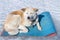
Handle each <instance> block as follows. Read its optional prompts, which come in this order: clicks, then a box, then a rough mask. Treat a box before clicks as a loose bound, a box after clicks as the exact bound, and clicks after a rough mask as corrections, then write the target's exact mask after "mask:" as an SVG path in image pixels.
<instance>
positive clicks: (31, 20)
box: [4, 8, 41, 35]
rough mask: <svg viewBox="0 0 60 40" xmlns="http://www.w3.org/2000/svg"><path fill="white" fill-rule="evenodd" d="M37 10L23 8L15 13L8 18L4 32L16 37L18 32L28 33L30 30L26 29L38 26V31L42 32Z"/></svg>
mask: <svg viewBox="0 0 60 40" xmlns="http://www.w3.org/2000/svg"><path fill="white" fill-rule="evenodd" d="M37 11H38V9H36V8H22V9H21V10H17V11H14V12H12V13H10V14H9V15H8V16H7V19H6V21H5V23H4V30H5V31H7V32H8V34H10V35H16V34H17V33H18V32H20V33H27V32H28V31H29V30H28V29H27V28H26V27H30V26H31V25H35V24H36V25H37V28H38V30H41V27H40V24H39V22H38V17H37Z"/></svg>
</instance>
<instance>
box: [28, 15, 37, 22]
mask: <svg viewBox="0 0 60 40" xmlns="http://www.w3.org/2000/svg"><path fill="white" fill-rule="evenodd" d="M27 18H28V19H29V20H30V21H32V22H34V21H35V20H36V18H37V16H36V17H33V16H31V17H29V16H28V17H27Z"/></svg>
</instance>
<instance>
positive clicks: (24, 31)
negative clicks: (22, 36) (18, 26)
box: [19, 30, 28, 33]
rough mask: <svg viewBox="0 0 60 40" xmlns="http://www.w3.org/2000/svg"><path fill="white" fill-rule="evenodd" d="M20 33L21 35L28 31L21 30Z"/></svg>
mask: <svg viewBox="0 0 60 40" xmlns="http://www.w3.org/2000/svg"><path fill="white" fill-rule="evenodd" d="M19 32H20V33H27V32H28V30H20V31H19Z"/></svg>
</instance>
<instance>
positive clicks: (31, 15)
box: [21, 8, 38, 21]
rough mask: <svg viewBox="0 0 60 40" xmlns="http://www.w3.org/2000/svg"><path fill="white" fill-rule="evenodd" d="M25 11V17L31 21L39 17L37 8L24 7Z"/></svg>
mask: <svg viewBox="0 0 60 40" xmlns="http://www.w3.org/2000/svg"><path fill="white" fill-rule="evenodd" d="M21 10H22V11H23V12H24V17H25V18H26V19H28V20H30V21H33V20H35V19H36V17H37V11H38V9H37V8H23V9H21Z"/></svg>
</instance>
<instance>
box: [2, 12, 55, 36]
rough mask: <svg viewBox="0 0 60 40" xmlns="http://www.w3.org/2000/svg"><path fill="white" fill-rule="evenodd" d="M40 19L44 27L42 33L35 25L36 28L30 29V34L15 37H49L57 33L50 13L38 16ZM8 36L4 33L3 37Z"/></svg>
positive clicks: (20, 34)
mask: <svg viewBox="0 0 60 40" xmlns="http://www.w3.org/2000/svg"><path fill="white" fill-rule="evenodd" d="M38 17H39V23H40V25H41V27H42V30H41V31H39V30H38V29H37V27H36V25H34V27H30V28H28V29H29V32H28V33H18V34H17V35H15V36H47V35H49V34H52V33H56V30H55V26H54V23H53V20H52V18H51V15H50V13H49V12H43V13H41V14H40V15H38ZM8 35H9V34H8V33H7V32H5V31H4V32H3V33H2V36H8Z"/></svg>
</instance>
